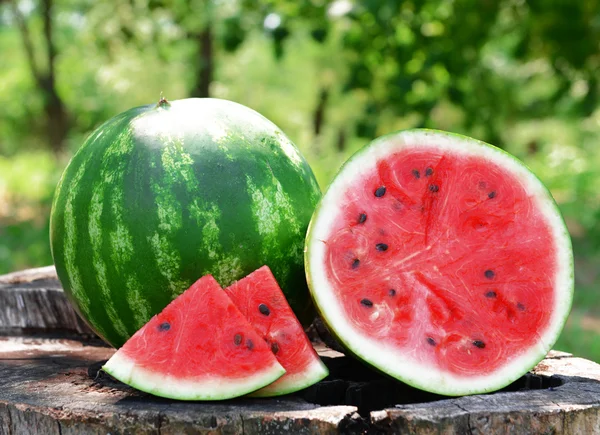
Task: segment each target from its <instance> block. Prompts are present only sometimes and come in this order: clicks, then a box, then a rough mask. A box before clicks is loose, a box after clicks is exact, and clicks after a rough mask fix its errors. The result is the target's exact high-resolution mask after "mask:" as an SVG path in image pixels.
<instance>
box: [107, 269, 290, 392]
mask: <svg viewBox="0 0 600 435" xmlns="http://www.w3.org/2000/svg"><path fill="white" fill-rule="evenodd" d="M103 370H104V371H106V372H107V373H109V374H110V375H111V376H113V377H114V378H116V379H118V380H120V381H121V382H123V383H125V384H128V385H130V386H132V387H134V388H137V389H138V390H141V391H146V392H148V393H151V394H154V395H156V396H161V397H168V398H172V399H179V400H223V399H229V398H232V397H237V396H242V395H244V394H247V393H249V392H252V391H255V390H257V389H259V388H262V387H264V386H265V385H268V384H270V383H271V382H273V381H275V380H276V379H278V378H279V377H280V376H282V375H283V374H284V373H285V370H284V369H283V367H281V365H280V364H279V363H278V362H277V359H276V358H275V357H274V356H273V353H272V352H271V348H270V347H269V346H267V344H266V343H265V342H264V341H263V339H262V337H260V336H259V335H258V334H257V333H256V331H255V330H254V329H253V328H252V326H251V325H250V324H249V323H248V321H247V320H246V319H245V318H244V316H243V315H242V313H240V311H239V310H238V309H237V308H236V307H235V305H234V304H233V302H231V300H230V299H229V298H228V297H227V295H226V294H225V293H224V292H223V289H222V288H221V286H220V285H219V284H218V283H217V282H216V281H215V280H214V278H213V277H212V276H210V275H206V276H204V277H202V278H200V279H199V280H198V281H196V283H194V284H193V285H192V286H191V287H190V288H189V289H188V290H186V291H185V292H184V293H183V294H182V295H180V296H179V297H178V298H177V299H175V300H174V301H173V302H171V303H170V304H169V305H168V306H167V307H166V308H165V309H164V310H163V311H162V312H161V313H160V314H158V315H156V316H154V317H153V318H152V319H151V320H150V321H149V322H148V323H146V325H144V326H143V327H142V328H141V329H140V330H139V331H137V332H136V333H135V334H134V335H133V336H132V337H131V338H130V339H129V340H128V341H127V342H126V343H125V344H124V345H123V347H122V348H120V349H119V350H118V351H117V352H116V353H115V354H114V355H113V357H112V358H111V359H110V360H108V362H107V363H106V364H105V365H104V367H103Z"/></svg>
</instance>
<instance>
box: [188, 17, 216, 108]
mask: <svg viewBox="0 0 600 435" xmlns="http://www.w3.org/2000/svg"><path fill="white" fill-rule="evenodd" d="M189 37H190V38H191V39H193V40H195V41H196V42H197V43H198V57H197V58H196V60H197V69H196V80H195V83H194V87H193V88H192V91H191V92H190V96H192V97H200V98H206V97H209V96H210V84H211V83H212V81H213V71H214V49H213V33H212V27H211V25H210V24H208V25H207V26H206V27H205V28H204V29H203V30H202V31H201V32H197V33H191V34H190V35H189Z"/></svg>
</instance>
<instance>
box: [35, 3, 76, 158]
mask: <svg viewBox="0 0 600 435" xmlns="http://www.w3.org/2000/svg"><path fill="white" fill-rule="evenodd" d="M42 14H43V19H44V38H45V42H46V55H47V59H48V70H47V71H46V73H45V74H43V75H42V76H40V77H39V80H38V85H39V86H40V88H41V89H42V91H43V93H44V112H45V113H46V122H47V124H46V129H47V130H46V133H47V135H48V140H49V141H50V146H51V147H52V150H53V151H54V152H55V153H57V154H58V153H60V152H61V151H62V150H63V149H64V147H65V142H66V139H67V134H68V132H69V119H68V116H67V111H66V109H65V105H64V103H63V101H62V99H61V98H60V95H58V92H57V91H56V75H55V60H56V47H55V46H54V39H53V35H52V0H43V1H42Z"/></svg>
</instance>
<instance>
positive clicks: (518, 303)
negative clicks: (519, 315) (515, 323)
mask: <svg viewBox="0 0 600 435" xmlns="http://www.w3.org/2000/svg"><path fill="white" fill-rule="evenodd" d="M517 310H519V311H525V305H523V304H522V303H521V302H517Z"/></svg>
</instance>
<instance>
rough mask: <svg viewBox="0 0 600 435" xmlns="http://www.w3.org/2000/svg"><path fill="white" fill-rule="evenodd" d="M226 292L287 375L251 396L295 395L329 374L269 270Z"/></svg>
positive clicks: (265, 269)
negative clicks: (269, 348)
mask: <svg viewBox="0 0 600 435" xmlns="http://www.w3.org/2000/svg"><path fill="white" fill-rule="evenodd" d="M225 292H226V293H227V295H228V296H229V297H230V299H231V300H232V301H233V303H234V304H235V305H236V307H238V309H239V310H240V311H241V312H242V314H243V315H244V316H246V319H248V321H249V322H250V324H251V325H252V326H253V327H254V328H255V329H256V331H257V332H258V334H259V335H260V336H261V337H262V338H263V339H264V340H265V342H266V343H267V344H268V345H269V346H270V347H271V350H272V351H273V354H274V355H275V356H276V357H277V361H279V363H280V364H281V365H282V366H283V368H284V369H285V371H286V373H285V375H283V376H282V377H281V378H279V379H277V380H276V381H275V382H273V383H272V384H270V385H268V386H266V387H264V388H262V389H260V390H258V391H256V392H254V393H252V396H255V397H271V396H279V395H282V394H288V393H293V392H295V391H298V390H302V389H303V388H306V387H308V386H310V385H313V384H315V383H317V382H319V381H320V380H321V379H323V378H325V377H326V376H327V375H328V374H329V371H328V370H327V367H325V364H323V362H322V361H321V359H320V358H319V355H317V352H315V350H314V349H313V347H312V344H311V343H310V340H309V339H308V337H307V336H306V334H305V333H304V328H302V325H301V324H300V322H299V321H298V319H297V318H296V316H295V315H294V312H293V311H292V309H291V308H290V306H289V304H288V303H287V301H286V300H285V296H284V295H283V292H282V291H281V288H280V287H279V285H278V284H277V280H276V279H275V277H274V276H273V273H271V270H270V269H269V267H268V266H263V267H261V268H260V269H258V270H256V271H254V272H252V273H251V274H250V275H248V276H247V277H245V278H243V279H241V280H239V281H237V282H236V283H234V284H232V285H231V286H229V287H227V288H226V289H225Z"/></svg>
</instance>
